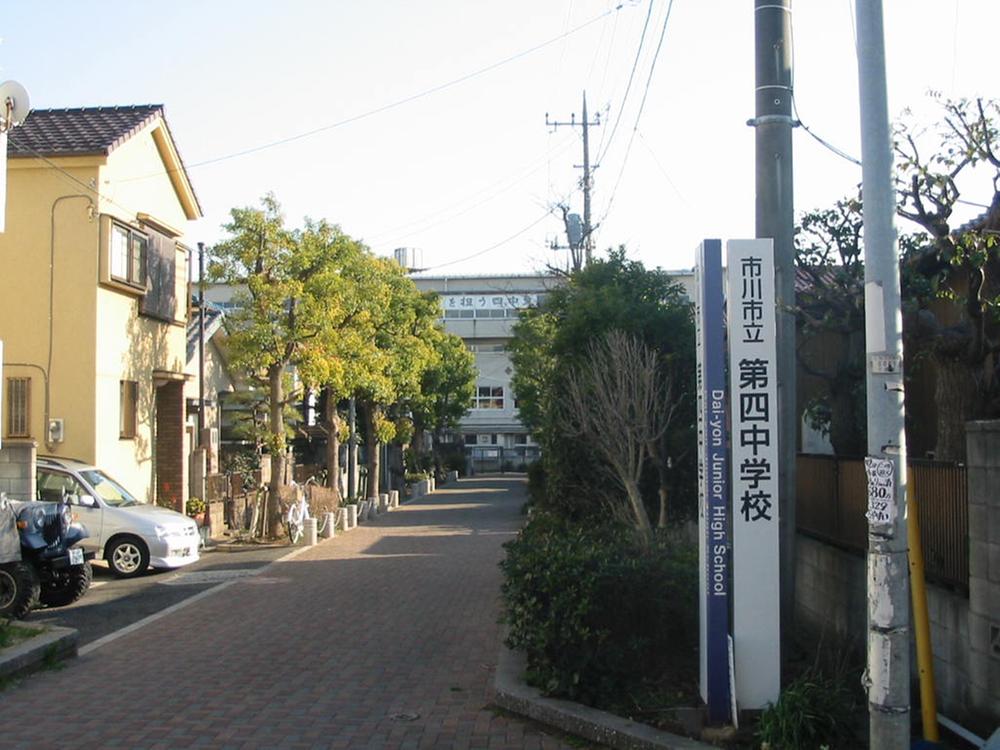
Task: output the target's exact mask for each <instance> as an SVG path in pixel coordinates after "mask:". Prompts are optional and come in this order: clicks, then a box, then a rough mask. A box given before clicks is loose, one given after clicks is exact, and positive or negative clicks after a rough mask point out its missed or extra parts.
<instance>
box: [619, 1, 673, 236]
mask: <svg viewBox="0 0 1000 750" xmlns="http://www.w3.org/2000/svg"><path fill="white" fill-rule="evenodd" d="M673 8H674V0H670V2H669V3H668V5H667V13H666V15H665V16H664V17H663V28H661V29H660V40H659V41H658V42H657V43H656V52H655V53H653V61H652V63H650V65H649V75H648V76H647V77H646V87H645V89H643V92H642V99H641V100H640V102H639V111H638V112H637V113H636V115H635V125H633V126H632V135H631V136H630V137H629V139H628V146H626V147H625V156H624V158H623V159H622V166H621V169H619V170H618V177H617V179H616V180H615V186H614V187H613V188H612V189H611V197H610V198H608V205H607V208H606V209H605V211H604V216H603V217H601V223H602V224H603V223H604V220H605V219H607V217H608V214H609V213H611V206H612V205H613V204H614V202H615V195H616V194H617V192H618V186H619V185H620V184H621V181H622V176H624V174H625V167H626V165H627V164H628V157H629V154H631V153H632V144H633V143H634V142H635V134H636V133H638V132H639V120H640V119H641V118H642V111H643V109H645V107H646V97H647V96H648V95H649V85H650V84H651V83H652V82H653V72H654V71H655V70H656V61H657V60H659V58H660V50H661V49H662V47H663V40H664V38H665V37H666V35H667V26H668V24H669V23H670V11H672V10H673Z"/></svg>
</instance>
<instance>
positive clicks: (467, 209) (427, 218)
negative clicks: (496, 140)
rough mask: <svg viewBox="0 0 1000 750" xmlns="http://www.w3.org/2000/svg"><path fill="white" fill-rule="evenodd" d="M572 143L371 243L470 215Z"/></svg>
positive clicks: (417, 231)
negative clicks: (448, 214)
mask: <svg viewBox="0 0 1000 750" xmlns="http://www.w3.org/2000/svg"><path fill="white" fill-rule="evenodd" d="M572 143H573V140H572V139H569V138H568V139H566V140H565V141H564V142H563V143H562V144H561V145H560V146H558V147H557V148H556V149H555V150H554V151H552V152H550V153H546V154H544V155H543V156H542V157H541V158H540V159H535V160H532V161H531V162H529V163H528V165H527V167H526V169H527V171H523V170H521V171H519V172H516V173H514V174H510V175H507V176H506V177H502V178H500V179H499V180H496V181H494V182H492V183H491V184H489V185H487V186H486V187H484V188H482V189H480V190H477V191H476V192H474V193H471V194H469V195H467V196H465V197H464V198H462V199H461V200H459V201H456V202H455V203H452V204H450V205H448V206H445V207H444V208H441V209H438V210H437V211H434V212H432V213H430V214H427V215H425V216H423V217H422V218H419V219H414V220H412V221H407V222H405V223H403V224H399V225H397V226H395V227H392V228H391V229H386V230H384V231H382V232H378V233H376V234H374V235H372V237H371V238H370V240H369V241H370V242H371V243H379V244H382V243H384V242H385V240H384V238H386V237H390V238H391V237H394V236H399V235H403V236H405V235H410V234H419V233H421V232H426V231H427V230H428V229H431V228H433V227H436V226H440V225H441V224H444V223H446V222H449V221H451V220H453V219H457V218H458V217H459V216H464V215H465V214H467V213H469V212H470V211H472V210H474V209H476V208H479V207H480V206H482V205H483V204H484V203H488V202H489V201H491V200H493V199H494V198H496V197H498V196H500V195H503V194H504V193H506V192H507V191H508V190H510V189H511V188H513V187H516V186H517V185H519V184H520V183H522V182H523V181H524V180H526V179H527V178H528V177H530V176H531V175H533V174H535V173H536V172H538V171H539V170H541V169H543V168H544V167H546V166H548V160H549V159H550V157H551V155H552V154H559V153H562V152H563V151H565V150H566V149H567V148H568V147H569V146H570V145H572ZM512 178H513V181H512V182H510V183H509V184H507V185H504V186H503V187H501V188H500V189H499V190H496V191H495V192H492V193H490V194H489V195H487V196H486V197H484V198H483V199H482V200H479V201H476V202H475V203H473V204H472V205H470V206H467V207H465V208H463V209H462V210H460V211H459V212H458V213H456V214H452V215H451V216H447V217H445V218H442V219H440V220H437V221H432V219H433V218H434V217H436V216H439V215H441V214H444V213H447V212H448V211H450V210H452V209H453V208H456V207H458V206H461V205H462V204H464V203H466V202H467V201H469V200H470V199H471V198H475V197H476V196H479V195H482V194H483V193H487V192H489V191H490V190H492V189H493V188H495V187H497V186H499V185H502V184H503V183H505V182H508V180H511V179H512ZM428 221H430V223H429V224H425V222H428ZM420 224H425V226H422V227H420V228H419V229H417V230H415V231H412V232H410V231H403V230H407V229H409V228H410V227H413V226H416V225H420Z"/></svg>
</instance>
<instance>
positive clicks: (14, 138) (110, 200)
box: [7, 130, 138, 216]
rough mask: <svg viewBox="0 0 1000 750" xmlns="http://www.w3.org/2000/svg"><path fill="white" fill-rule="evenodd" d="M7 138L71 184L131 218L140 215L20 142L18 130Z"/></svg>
mask: <svg viewBox="0 0 1000 750" xmlns="http://www.w3.org/2000/svg"><path fill="white" fill-rule="evenodd" d="M7 137H8V138H9V139H10V140H11V142H12V143H14V145H16V146H17V147H18V148H23V149H24V150H25V151H28V152H29V153H30V154H31V155H32V156H34V157H35V158H36V159H40V160H41V161H43V162H45V164H46V165H47V166H48V167H49V168H50V169H54V170H55V171H56V172H59V173H60V174H61V175H62V176H63V178H64V179H66V180H69V181H70V182H72V183H73V184H74V185H76V186H77V187H81V188H83V189H84V190H86V191H87V192H89V193H93V194H94V196H95V197H97V198H99V199H101V200H105V201H107V202H108V203H111V204H112V205H115V206H118V208H120V209H121V210H122V211H124V212H125V213H127V214H128V215H129V216H137V215H138V212H136V211H134V210H132V209H131V208H129V207H128V206H124V205H122V204H121V203H119V202H118V201H116V200H115V199H113V198H110V197H108V196H107V195H102V194H101V192H100V191H99V190H98V189H97V188H95V187H94V186H93V185H90V184H89V183H86V182H84V181H83V180H81V179H79V178H77V177H74V176H73V175H72V174H71V173H69V172H67V171H66V170H65V169H63V168H62V167H60V166H59V165H58V164H56V163H55V162H54V161H52V160H51V159H49V158H48V157H46V156H45V155H44V154H42V153H41V152H39V151H36V150H35V149H34V148H32V147H31V146H29V145H28V144H27V143H25V142H23V141H21V140H19V139H18V137H17V131H16V130H12V131H8V135H7Z"/></svg>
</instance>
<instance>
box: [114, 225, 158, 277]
mask: <svg viewBox="0 0 1000 750" xmlns="http://www.w3.org/2000/svg"><path fill="white" fill-rule="evenodd" d="M148 245H149V240H148V239H147V237H146V235H144V234H140V233H139V232H137V231H135V230H134V229H129V228H128V227H123V226H121V225H120V224H113V225H112V226H111V278H113V279H116V280H117V281H124V282H127V283H129V284H135V285H136V286H143V287H144V286H146V249H147V247H148Z"/></svg>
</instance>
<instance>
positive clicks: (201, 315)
mask: <svg viewBox="0 0 1000 750" xmlns="http://www.w3.org/2000/svg"><path fill="white" fill-rule="evenodd" d="M204 441H205V243H204V242H199V243H198V447H199V448H201V452H202V458H203V459H204V463H203V464H202V465H203V466H204V467H205V472H206V473H208V451H209V447H207V446H205V444H204ZM201 487H202V498H201V499H202V500H205V527H206V528H207V529H208V531H207V532H206V533H207V534H208V535H209V536H211V535H212V514H211V513H209V512H208V501H207V500H206V498H205V495H206V494H207V493H206V492H205V489H206V488H205V478H204V477H202V481H201Z"/></svg>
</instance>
